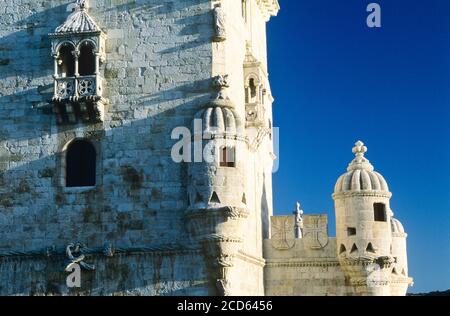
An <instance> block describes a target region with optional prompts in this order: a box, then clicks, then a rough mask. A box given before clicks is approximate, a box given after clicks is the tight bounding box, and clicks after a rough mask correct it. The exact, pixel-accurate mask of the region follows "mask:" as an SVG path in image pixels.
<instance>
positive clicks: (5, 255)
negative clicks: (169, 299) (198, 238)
mask: <svg viewBox="0 0 450 316" xmlns="http://www.w3.org/2000/svg"><path fill="white" fill-rule="evenodd" d="M66 251H67V249H66V247H64V248H59V249H57V248H56V247H48V248H45V249H41V250H29V251H16V250H8V251H0V260H1V259H23V260H25V259H37V258H48V259H49V258H53V259H56V258H58V257H67V252H66ZM81 253H82V254H83V255H85V256H89V257H92V256H104V257H114V256H119V255H139V254H151V255H156V256H164V255H167V253H171V254H173V253H175V254H180V255H183V254H184V255H186V254H200V253H201V249H199V248H193V247H187V246H184V245H180V244H165V245H158V246H151V247H145V246H143V247H114V246H112V245H110V244H108V245H106V246H105V247H97V248H87V247H86V248H83V249H82V251H81Z"/></svg>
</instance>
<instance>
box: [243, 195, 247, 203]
mask: <svg viewBox="0 0 450 316" xmlns="http://www.w3.org/2000/svg"><path fill="white" fill-rule="evenodd" d="M242 203H244V204H245V205H247V198H246V197H245V193H244V194H242Z"/></svg>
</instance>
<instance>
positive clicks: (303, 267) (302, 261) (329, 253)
mask: <svg viewBox="0 0 450 316" xmlns="http://www.w3.org/2000/svg"><path fill="white" fill-rule="evenodd" d="M264 251H265V256H266V261H267V264H266V267H265V270H264V278H265V281H264V282H265V289H266V295H281V296H327V295H328V296H334V295H338V296H342V295H350V294H351V291H352V289H351V288H349V287H347V286H346V281H345V276H344V273H343V272H342V270H341V267H340V265H339V262H338V260H337V258H336V238H329V242H328V244H327V245H326V247H325V248H322V249H318V250H314V249H310V248H309V247H307V246H306V245H305V242H304V239H296V240H295V245H294V246H293V248H291V249H287V250H277V249H275V248H274V247H273V246H272V242H271V240H270V239H266V240H265V241H264Z"/></svg>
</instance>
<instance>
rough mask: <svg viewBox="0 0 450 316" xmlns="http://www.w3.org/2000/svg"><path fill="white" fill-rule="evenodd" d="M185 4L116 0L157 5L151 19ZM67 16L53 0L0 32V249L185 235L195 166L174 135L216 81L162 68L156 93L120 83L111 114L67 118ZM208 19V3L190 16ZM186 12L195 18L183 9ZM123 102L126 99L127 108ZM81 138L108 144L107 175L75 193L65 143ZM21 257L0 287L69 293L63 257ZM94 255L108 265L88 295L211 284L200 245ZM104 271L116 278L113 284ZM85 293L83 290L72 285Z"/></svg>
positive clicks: (2, 262) (200, 289)
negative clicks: (61, 68) (63, 36)
mask: <svg viewBox="0 0 450 316" xmlns="http://www.w3.org/2000/svg"><path fill="white" fill-rule="evenodd" d="M197 2H198V3H205V2H208V1H207V0H199V1H197ZM190 4H191V5H192V1H191V2H190ZM187 5H188V3H187V1H186V2H185V1H166V2H163V4H162V6H155V5H151V4H145V5H144V4H143V5H141V6H137V5H121V6H117V7H114V8H113V9H111V10H117V11H119V12H121V11H122V12H124V14H125V15H126V14H128V13H130V12H131V13H133V10H135V12H142V14H143V15H145V12H150V13H151V14H150V15H149V16H148V18H155V19H160V17H158V16H159V15H167V14H170V13H173V14H174V19H176V18H175V16H176V12H177V11H179V10H183V9H187ZM94 10H97V9H96V8H94ZM98 10H104V11H107V10H109V9H98ZM136 14H137V15H139V14H138V13H136ZM66 16H67V12H66V5H60V6H57V7H54V8H48V9H46V10H45V11H43V12H39V13H34V14H32V15H31V16H30V17H28V18H26V19H23V20H20V21H18V22H15V23H14V24H15V26H16V27H17V28H18V29H21V28H23V30H20V31H17V32H14V33H12V34H10V35H7V36H3V37H1V38H0V123H1V125H0V253H3V254H5V253H8V252H9V253H11V252H17V253H18V254H20V253H21V252H23V253H25V252H27V251H36V250H39V249H41V250H42V249H45V248H57V249H64V247H66V246H67V245H68V244H69V243H72V242H78V241H79V242H82V243H84V244H86V245H87V246H88V247H103V246H104V245H105V244H112V245H114V246H116V247H131V246H134V247H136V246H147V245H155V244H156V245H160V244H162V245H164V244H165V243H169V242H170V243H179V244H180V245H183V244H185V243H186V240H187V238H186V232H185V228H184V222H183V216H182V215H183V212H184V209H185V208H186V206H187V198H186V184H187V172H186V165H183V164H175V163H174V162H173V161H172V160H171V157H170V149H171V146H172V145H173V144H174V143H175V142H176V140H171V139H170V136H171V131H172V129H173V128H174V127H176V126H186V127H190V126H191V121H192V119H193V117H194V114H195V113H196V112H197V111H198V110H199V109H200V108H201V106H202V105H203V104H204V103H206V102H207V101H208V100H209V99H210V92H211V88H210V80H209V79H201V80H190V81H189V82H186V83H183V82H173V81H171V80H170V78H168V77H167V78H166V79H168V80H167V82H164V79H165V78H162V79H161V80H162V82H163V83H165V84H161V85H160V86H159V89H158V91H157V92H154V93H148V94H145V93H142V94H141V96H140V97H135V96H134V97H135V98H134V99H133V100H132V101H129V100H127V99H126V97H127V96H126V95H117V94H114V97H113V99H114V100H115V101H114V102H113V103H112V104H111V105H110V109H109V113H108V115H107V119H106V121H105V123H99V124H91V125H85V124H79V125H65V126H57V125H56V123H55V117H54V114H53V113H52V106H51V104H50V100H51V98H52V95H53V86H52V82H53V80H52V74H53V60H52V58H51V56H50V46H51V45H50V40H49V38H48V36H47V34H48V33H50V32H51V31H53V30H54V29H55V28H56V27H57V26H58V25H59V24H60V23H62V22H63V21H64V19H65V17H66ZM208 18H210V17H209V14H206V13H205V14H201V12H199V15H197V16H193V17H191V18H187V19H192V20H195V19H202V20H203V19H205V21H207V20H208ZM5 21H6V22H4V23H7V20H5ZM176 23H180V24H182V23H190V22H189V21H182V19H178V20H176ZM205 23H207V22H205ZM99 24H100V25H102V22H101V21H99ZM199 32H200V31H199V30H196V29H195V28H192V27H189V26H188V27H185V28H182V31H181V34H179V35H180V36H190V35H192V36H193V37H192V41H188V42H187V43H179V44H177V43H174V47H172V48H170V49H167V50H161V51H160V52H158V53H159V54H161V55H162V54H167V53H174V52H177V51H180V50H184V49H195V48H196V47H199V46H201V45H205V43H208V42H209V41H210V34H209V33H205V34H200V33H199ZM194 35H195V36H194ZM30 51H31V52H34V53H30ZM33 55H34V56H35V58H34V59H33ZM107 66H108V65H105V66H104V69H106V67H107ZM104 69H103V70H104ZM204 75H205V77H207V76H209V74H204ZM114 79H115V78H107V80H111V82H112V81H114ZM108 89H110V88H108ZM107 97H108V96H107ZM119 100H122V101H123V103H122V101H119ZM124 104H125V105H127V106H128V109H127V110H119V109H118V108H119V107H121V106H123V105H124ZM80 137H83V138H86V139H89V140H91V141H92V142H94V143H96V144H97V145H98V148H99V149H100V151H101V152H100V155H99V156H100V157H101V158H100V159H101V161H102V163H101V166H100V167H101V173H102V174H101V176H100V184H99V185H98V186H97V187H95V188H93V189H89V190H86V191H75V192H74V191H70V190H69V191H68V190H66V188H65V187H64V184H63V181H62V178H63V176H64V170H63V168H62V167H61V162H62V161H63V155H62V148H63V147H64V145H65V144H67V143H68V142H69V141H71V140H72V139H74V138H80ZM124 170H125V171H127V170H128V171H130V170H132V171H133V172H134V173H136V174H137V175H138V177H137V178H139V179H142V181H140V182H139V183H134V182H133V179H135V177H127V176H126V174H125V173H126V172H125V171H124ZM149 256H150V257H151V259H149ZM11 258H12V257H11V256H3V257H2V256H1V255H0V275H1V280H2V285H0V294H6V295H12V294H23V293H24V294H58V293H65V294H71V293H66V292H64V289H63V288H61V284H64V282H63V281H64V280H65V277H66V275H67V274H66V273H65V272H63V268H64V259H63V258H51V259H50V258H48V259H37V258H32V259H29V260H28V259H27V260H22V259H11ZM92 260H94V262H95V263H96V264H97V265H98V266H99V269H98V270H97V271H98V272H87V274H86V275H87V278H88V279H87V280H88V281H87V282H86V284H87V285H84V286H85V287H84V288H82V289H81V293H84V294H93V295H97V294H98V295H100V294H101V295H104V294H114V293H116V292H118V293H116V294H146V295H155V294H160V295H165V294H171V295H174V294H180V295H181V294H187V293H191V294H192V293H193V294H195V293H198V294H205V293H206V292H207V287H206V286H205V284H204V281H201V280H202V278H203V276H204V274H203V272H202V269H203V268H201V266H202V264H203V261H202V258H201V257H199V255H198V254H190V255H185V254H183V255H180V256H179V258H173V255H167V256H166V255H165V254H164V253H160V254H157V255H154V254H153V255H148V254H145V255H144V254H142V255H133V256H130V257H119V258H112V259H108V258H103V257H93V258H92ZM155 260H156V261H155ZM158 260H159V261H161V262H160V263H158V262H159V261H158ZM109 265H110V266H111V267H109ZM158 265H159V266H158ZM199 267H200V268H199ZM127 276H129V277H128V278H127ZM104 280H108V284H107V285H105V286H104V287H103V286H102V282H104ZM114 280H116V281H114ZM189 280H191V281H189ZM192 280H199V281H197V282H200V283H199V284H193V283H192ZM170 282H172V284H171V283H170ZM177 282H178V285H176V283H177ZM92 284H94V285H92ZM6 285H7V286H6ZM58 286H59V287H58ZM188 289H189V290H188ZM127 291H130V292H127ZM133 291H134V292H133ZM76 293H80V292H75V293H72V294H76Z"/></svg>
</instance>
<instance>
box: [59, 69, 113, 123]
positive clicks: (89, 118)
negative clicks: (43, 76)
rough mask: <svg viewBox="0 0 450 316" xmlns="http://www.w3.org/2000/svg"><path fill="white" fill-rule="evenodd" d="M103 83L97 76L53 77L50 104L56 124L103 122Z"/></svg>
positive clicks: (105, 101)
mask: <svg viewBox="0 0 450 316" xmlns="http://www.w3.org/2000/svg"><path fill="white" fill-rule="evenodd" d="M103 81H104V79H103V78H102V77H101V76H99V75H90V76H76V77H55V83H54V95H53V100H52V102H53V111H54V113H55V114H56V118H57V122H58V124H76V123H79V122H85V123H95V122H100V121H103V118H104V112H105V105H106V103H107V100H106V99H105V98H103Z"/></svg>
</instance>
